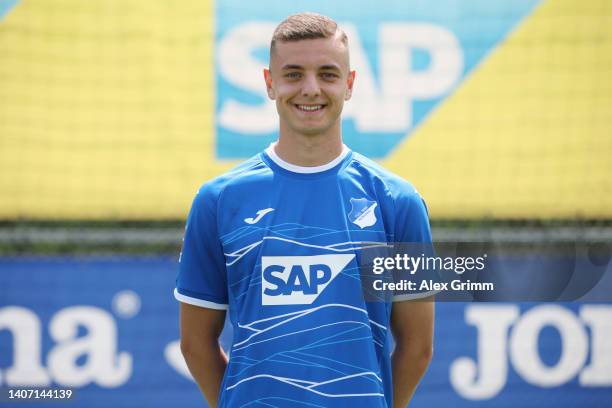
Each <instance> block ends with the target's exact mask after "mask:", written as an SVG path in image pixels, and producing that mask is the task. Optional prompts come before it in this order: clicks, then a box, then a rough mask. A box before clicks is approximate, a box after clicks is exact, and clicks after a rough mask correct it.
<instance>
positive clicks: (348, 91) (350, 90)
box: [344, 71, 356, 101]
mask: <svg viewBox="0 0 612 408" xmlns="http://www.w3.org/2000/svg"><path fill="white" fill-rule="evenodd" d="M355 75H356V73H355V71H350V72H349V74H348V78H346V92H345V93H344V100H345V101H348V100H349V99H351V96H353V84H354V83H355Z"/></svg>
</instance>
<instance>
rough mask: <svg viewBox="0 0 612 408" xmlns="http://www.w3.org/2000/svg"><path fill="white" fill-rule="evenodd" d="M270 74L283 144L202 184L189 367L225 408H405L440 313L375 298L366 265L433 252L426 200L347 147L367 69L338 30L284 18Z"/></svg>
mask: <svg viewBox="0 0 612 408" xmlns="http://www.w3.org/2000/svg"><path fill="white" fill-rule="evenodd" d="M264 78H265V84H266V87H267V91H268V95H269V97H270V98H271V99H273V100H275V101H276V107H277V110H278V115H279V118H280V129H279V135H278V141H277V142H276V143H274V144H273V145H271V146H270V147H269V148H268V149H267V150H266V151H265V152H262V153H261V154H259V155H257V156H255V157H253V158H252V159H250V160H249V161H247V162H245V163H243V164H242V165H240V166H239V167H237V168H236V169H234V170H233V171H231V172H229V173H227V174H225V175H222V176H221V177H218V178H216V179H214V180H212V181H210V182H208V183H206V184H204V185H203V186H202V187H201V188H200V190H199V192H198V194H197V196H196V198H195V200H194V202H193V206H192V208H191V212H190V215H189V218H188V220H187V228H186V230H185V239H184V244H183V250H182V254H181V260H180V272H179V275H178V278H177V285H176V290H175V296H176V298H177V299H178V300H179V301H180V302H181V317H180V325H181V349H182V352H183V355H184V357H185V360H186V362H187V365H188V367H189V370H190V371H191V374H192V375H193V377H194V378H195V380H196V381H197V383H198V385H199V387H200V389H201V390H202V392H203V393H204V396H205V397H206V399H207V400H208V402H209V404H210V405H211V406H212V407H216V406H219V407H229V408H238V407H245V406H253V407H255V406H262V407H272V406H273V407H291V408H294V407H330V408H336V407H338V408H340V407H351V408H359V407H363V408H377V407H381V408H382V407H396V408H399V407H405V406H406V405H407V404H408V402H409V401H410V398H411V396H412V394H413V392H414V390H415V388H416V386H417V384H418V382H419V380H420V378H421V376H422V375H423V373H424V372H425V370H426V368H427V366H428V364H429V361H430V359H431V354H432V337H433V320H434V318H433V316H434V312H433V303H431V302H393V303H389V302H387V303H385V302H366V301H365V300H364V295H363V292H362V288H361V280H360V275H359V267H358V264H357V259H358V257H359V253H360V251H361V250H362V249H363V248H368V247H372V246H377V245H381V246H382V245H384V244H385V243H387V242H394V241H395V242H430V241H431V235H430V229H429V222H428V219H427V213H426V208H425V205H424V203H423V201H422V199H421V198H420V196H419V195H418V193H417V192H416V191H415V190H414V188H413V187H412V186H411V185H410V184H409V183H407V182H405V181H404V180H402V179H401V178H399V177H397V176H395V175H393V174H391V173H389V172H387V171H385V170H384V169H382V168H381V167H380V166H378V165H377V164H375V163H374V162H372V161H370V160H368V159H366V158H364V157H363V156H361V155H359V154H357V153H354V152H351V151H350V150H349V149H348V148H347V147H346V146H344V145H343V144H342V128H341V112H342V107H343V105H344V102H345V101H347V100H349V99H350V97H351V92H352V89H353V83H354V81H355V71H351V70H350V68H349V50H348V40H347V37H346V35H345V34H344V32H343V31H342V30H340V29H339V28H338V26H337V25H336V23H335V22H334V21H333V20H331V19H329V18H327V17H324V16H321V15H317V14H312V13H303V14H298V15H294V16H291V17H289V18H288V19H286V20H285V21H283V22H282V23H281V24H280V25H279V26H278V27H277V28H276V30H275V32H274V36H273V38H272V43H271V47H270V67H269V69H265V70H264ZM227 309H229V315H230V320H231V323H232V326H233V329H234V333H233V343H232V346H231V349H230V350H229V351H230V359H229V362H228V360H227V357H226V356H225V354H224V353H223V351H222V350H221V349H220V347H219V344H218V337H219V335H220V332H221V329H222V328H223V323H224V318H225V313H226V310H227ZM390 331H391V332H392V334H393V337H394V340H395V342H396V346H395V349H394V351H393V355H392V356H390V354H391V333H390Z"/></svg>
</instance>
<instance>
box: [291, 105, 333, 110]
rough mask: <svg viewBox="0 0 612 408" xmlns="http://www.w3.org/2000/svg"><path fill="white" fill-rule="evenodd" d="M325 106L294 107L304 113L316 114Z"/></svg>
mask: <svg viewBox="0 0 612 408" xmlns="http://www.w3.org/2000/svg"><path fill="white" fill-rule="evenodd" d="M325 106H326V105H298V104H296V105H295V107H296V108H298V109H299V110H301V111H304V112H317V111H320V110H322V109H323V108H325Z"/></svg>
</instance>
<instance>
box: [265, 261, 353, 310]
mask: <svg viewBox="0 0 612 408" xmlns="http://www.w3.org/2000/svg"><path fill="white" fill-rule="evenodd" d="M353 258H355V254H329V255H311V256H262V257H261V304H262V305H310V304H312V302H314V301H315V300H316V299H317V298H318V297H319V295H320V294H321V293H323V291H324V290H325V288H326V287H327V286H328V285H329V284H330V283H331V282H332V281H333V280H334V279H335V278H336V276H338V275H339V274H340V272H342V270H343V269H344V268H345V267H346V266H347V265H348V264H349V262H351V261H352V260H353Z"/></svg>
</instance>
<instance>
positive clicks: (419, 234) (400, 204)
mask: <svg viewBox="0 0 612 408" xmlns="http://www.w3.org/2000/svg"><path fill="white" fill-rule="evenodd" d="M395 208H396V218H395V241H396V242H411V243H427V244H430V243H431V228H430V226H429V214H428V212H427V206H426V205H425V200H423V198H422V197H421V196H420V194H419V193H417V192H416V191H415V190H414V189H412V191H407V192H403V193H402V194H400V195H399V197H398V198H397V201H396V205H395Z"/></svg>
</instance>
